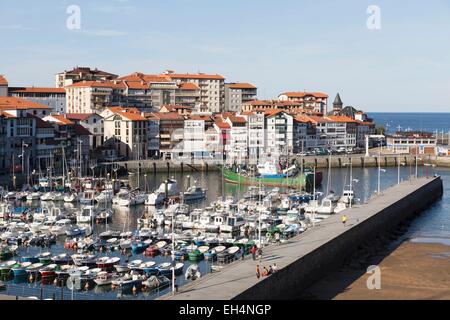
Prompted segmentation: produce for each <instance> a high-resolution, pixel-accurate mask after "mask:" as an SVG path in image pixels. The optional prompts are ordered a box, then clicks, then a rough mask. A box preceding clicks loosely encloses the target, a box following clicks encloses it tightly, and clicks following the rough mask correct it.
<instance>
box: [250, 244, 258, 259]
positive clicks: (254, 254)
mask: <svg viewBox="0 0 450 320" xmlns="http://www.w3.org/2000/svg"><path fill="white" fill-rule="evenodd" d="M257 250H258V249H257V248H256V245H254V246H253V247H252V248H251V249H250V253H251V254H252V258H253V261H255V260H256V251H257Z"/></svg>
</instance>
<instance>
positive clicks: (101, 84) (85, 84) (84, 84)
mask: <svg viewBox="0 0 450 320" xmlns="http://www.w3.org/2000/svg"><path fill="white" fill-rule="evenodd" d="M71 87H73V88H112V89H126V86H125V84H124V83H123V82H117V83H114V82H113V81H80V82H76V83H74V84H71V85H69V86H66V88H71Z"/></svg>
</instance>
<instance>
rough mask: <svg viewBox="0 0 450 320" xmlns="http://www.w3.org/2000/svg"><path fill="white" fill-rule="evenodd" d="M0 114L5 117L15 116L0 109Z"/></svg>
mask: <svg viewBox="0 0 450 320" xmlns="http://www.w3.org/2000/svg"><path fill="white" fill-rule="evenodd" d="M0 116H1V117H5V118H16V117H15V116H13V115H12V114H10V113H8V112H4V111H0Z"/></svg>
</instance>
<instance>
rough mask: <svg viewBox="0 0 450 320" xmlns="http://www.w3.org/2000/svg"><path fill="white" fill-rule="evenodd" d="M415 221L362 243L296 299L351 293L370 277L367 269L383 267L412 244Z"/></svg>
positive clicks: (328, 298)
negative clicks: (410, 235) (400, 249)
mask: <svg viewBox="0 0 450 320" xmlns="http://www.w3.org/2000/svg"><path fill="white" fill-rule="evenodd" d="M414 218H415V217H413V218H410V219H408V220H406V221H405V222H403V223H402V224H401V225H399V226H398V227H396V228H395V229H393V230H391V231H388V232H386V233H384V234H382V235H379V236H378V237H377V238H375V239H372V240H371V241H369V242H365V243H363V244H362V245H361V246H359V247H358V249H357V250H356V251H355V252H354V253H353V254H352V255H351V256H349V257H348V258H347V259H346V260H345V261H344V263H343V264H342V266H341V267H340V268H339V269H338V270H336V271H333V272H332V273H330V274H329V275H328V276H326V277H325V278H323V279H321V280H319V281H317V282H315V283H314V284H313V285H311V286H309V287H308V288H306V289H305V290H302V292H299V293H298V294H297V295H296V296H295V297H293V298H294V299H301V300H332V299H334V298H335V297H336V296H338V295H339V294H342V293H344V292H346V291H347V290H349V287H350V285H352V284H353V283H354V282H355V281H356V280H358V279H360V278H361V277H363V276H367V277H368V276H370V275H369V274H367V273H366V272H367V268H368V267H369V266H372V265H380V263H381V262H382V261H383V260H384V259H385V258H387V257H388V256H389V255H391V254H392V253H393V252H394V251H396V250H397V248H398V247H400V246H401V245H402V244H403V243H404V242H407V241H409V238H408V237H407V231H408V229H409V226H410V224H411V222H412V221H413V220H414Z"/></svg>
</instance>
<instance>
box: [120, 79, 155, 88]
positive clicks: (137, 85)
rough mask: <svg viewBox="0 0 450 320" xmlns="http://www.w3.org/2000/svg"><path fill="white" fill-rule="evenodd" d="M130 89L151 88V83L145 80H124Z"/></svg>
mask: <svg viewBox="0 0 450 320" xmlns="http://www.w3.org/2000/svg"><path fill="white" fill-rule="evenodd" d="M124 83H125V85H126V86H127V87H128V88H129V89H149V85H148V83H147V82H144V81H124Z"/></svg>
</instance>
